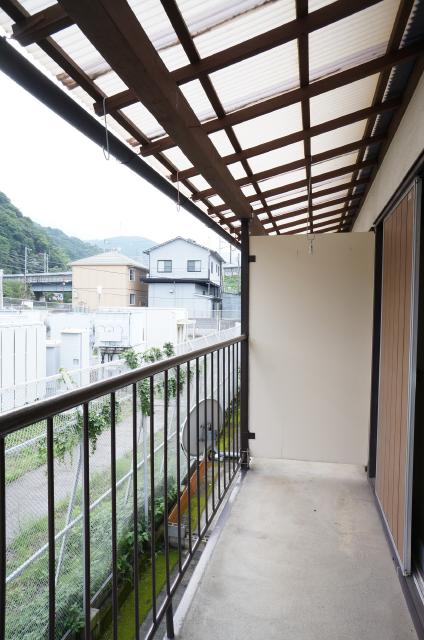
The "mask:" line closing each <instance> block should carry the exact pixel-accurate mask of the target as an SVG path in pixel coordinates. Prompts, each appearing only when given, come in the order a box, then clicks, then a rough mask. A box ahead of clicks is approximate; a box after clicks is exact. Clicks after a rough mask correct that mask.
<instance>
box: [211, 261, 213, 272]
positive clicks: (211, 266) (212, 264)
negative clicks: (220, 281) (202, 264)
mask: <svg viewBox="0 0 424 640" xmlns="http://www.w3.org/2000/svg"><path fill="white" fill-rule="evenodd" d="M211 273H213V262H211Z"/></svg>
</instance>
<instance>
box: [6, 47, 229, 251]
mask: <svg viewBox="0 0 424 640" xmlns="http://www.w3.org/2000/svg"><path fill="white" fill-rule="evenodd" d="M0 71H3V72H4V73H5V74H6V75H7V76H9V78H11V79H12V80H14V81H15V82H17V83H18V84H19V85H20V86H21V87H22V88H23V89H25V90H26V91H28V93H30V94H31V95H32V96H34V98H37V100H39V101H40V102H42V103H43V104H44V105H46V107H48V108H49V109H51V110H52V111H54V113H56V114H57V115H59V116H60V117H61V118H62V119H63V120H66V122H68V124H70V125H72V126H73V127H75V128H76V129H78V131H80V132H81V133H83V134H84V135H85V136H86V137H87V138H89V139H90V140H91V141H92V142H94V143H95V144H97V145H98V146H99V147H100V148H103V147H104V143H105V128H104V126H103V125H102V124H101V123H100V122H99V121H98V120H97V119H96V118H95V117H93V116H92V115H90V114H89V113H88V112H87V111H86V110H85V109H84V108H83V107H81V106H80V105H79V104H78V103H77V102H76V101H75V100H74V99H73V98H71V97H70V96H69V95H67V94H66V93H65V91H64V90H63V89H61V88H60V87H57V86H56V85H55V83H54V82H52V81H51V80H50V79H49V78H48V77H47V76H45V75H44V73H42V72H41V71H39V70H38V69H37V68H36V67H35V66H34V65H33V64H32V63H31V62H29V60H27V59H26V58H25V57H24V56H23V55H22V54H20V53H19V52H18V51H17V50H16V49H15V48H14V47H13V46H12V45H11V44H9V43H8V42H7V40H6V38H4V37H0ZM108 142H109V151H110V153H111V154H112V155H113V156H114V157H115V158H116V159H117V160H119V161H120V162H121V163H122V164H125V165H127V166H128V168H129V169H131V170H132V171H134V173H136V174H137V175H138V176H140V177H141V178H143V179H144V180H147V182H149V183H150V184H151V185H153V186H154V187H156V189H158V190H159V191H160V192H161V193H163V194H164V195H166V196H168V198H171V200H172V201H173V202H177V199H178V197H179V204H180V206H181V207H184V209H185V210H186V211H187V212H188V213H191V215H193V216H194V217H195V218H197V219H198V220H200V222H203V224H205V225H206V226H207V227H209V229H211V230H212V231H215V233H217V234H218V235H220V236H221V237H222V238H223V239H224V240H225V241H226V242H229V243H230V244H232V245H233V246H235V247H237V248H238V249H239V248H240V245H239V243H238V241H237V240H236V239H235V238H233V237H232V236H231V235H230V234H229V233H227V232H226V231H225V229H223V228H222V227H221V226H220V225H219V224H217V223H216V222H214V221H213V220H212V219H211V218H210V217H209V216H208V215H207V214H205V213H204V212H203V211H202V210H201V209H199V207H197V206H196V205H195V204H194V203H193V202H192V201H191V200H190V198H187V196H185V195H184V194H182V193H181V192H180V193H179V194H178V191H177V189H176V188H175V187H174V186H173V185H172V184H171V182H169V181H168V180H167V179H166V178H164V177H163V176H161V175H160V174H159V173H158V172H157V171H155V170H154V169H153V168H152V167H151V166H150V165H149V164H147V162H145V161H144V160H142V159H141V158H140V156H139V155H137V154H136V153H134V151H132V150H131V149H130V148H129V147H127V145H126V144H124V143H123V142H121V140H119V138H117V137H116V136H115V135H113V133H111V132H110V131H109V132H108Z"/></svg>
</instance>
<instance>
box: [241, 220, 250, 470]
mask: <svg viewBox="0 0 424 640" xmlns="http://www.w3.org/2000/svg"><path fill="white" fill-rule="evenodd" d="M249 227H250V220H249V219H248V218H243V220H242V221H241V318H240V319H241V333H242V334H245V335H246V336H247V340H243V342H242V343H241V346H240V348H241V357H240V367H241V370H240V440H241V442H240V448H241V466H242V469H248V468H249V460H250V454H249V438H250V437H253V434H250V433H249V262H250V256H249V250H250V249H249V245H250V242H249Z"/></svg>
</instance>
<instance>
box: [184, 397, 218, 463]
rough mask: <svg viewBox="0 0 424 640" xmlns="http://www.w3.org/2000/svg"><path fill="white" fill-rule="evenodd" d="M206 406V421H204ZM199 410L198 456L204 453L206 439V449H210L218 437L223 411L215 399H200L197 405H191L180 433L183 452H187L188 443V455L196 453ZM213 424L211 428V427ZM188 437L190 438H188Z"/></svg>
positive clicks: (213, 446)
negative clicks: (191, 407)
mask: <svg viewBox="0 0 424 640" xmlns="http://www.w3.org/2000/svg"><path fill="white" fill-rule="evenodd" d="M205 405H206V406H205ZM205 408H206V422H205ZM198 410H199V454H200V457H203V456H204V455H205V445H206V439H207V449H208V451H210V450H211V449H212V448H215V442H216V439H217V437H218V433H219V430H220V427H221V425H222V420H223V411H222V409H221V405H220V404H219V402H218V401H217V400H211V399H210V398H206V400H201V401H200V402H199V406H198V407H197V406H195V407H193V409H192V410H191V411H190V416H189V419H187V418H186V420H185V422H184V424H183V428H182V433H181V444H182V447H183V450H184V452H185V453H186V454H187V453H188V444H189V443H190V457H195V456H196V455H197V444H196V438H197V411H198ZM212 425H213V429H212ZM189 439H190V440H189Z"/></svg>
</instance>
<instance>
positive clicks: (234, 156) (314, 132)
mask: <svg viewBox="0 0 424 640" xmlns="http://www.w3.org/2000/svg"><path fill="white" fill-rule="evenodd" d="M399 105H400V100H388V101H387V102H382V103H380V104H379V105H376V106H375V107H367V108H366V109H359V110H358V111H354V112H353V113H349V114H347V115H345V116H341V117H339V118H334V119H333V120H327V121H326V122H322V123H321V124H318V125H315V126H313V127H311V128H310V129H308V130H306V131H304V130H302V131H295V132H294V133H290V134H289V135H287V136H283V137H281V138H276V139H275V140H269V141H268V142H263V143H261V144H258V145H255V146H254V147H249V148H248V149H244V150H243V151H242V152H241V153H231V154H229V155H227V156H223V158H222V159H223V160H224V162H225V164H233V163H234V162H241V161H242V160H246V159H248V158H253V157H255V156H259V155H261V154H262V153H267V152H268V151H275V150H276V149H281V148H283V147H285V146H287V145H289V144H293V143H294V142H302V141H303V140H304V139H305V137H306V136H308V137H309V138H312V137H314V136H318V135H321V134H322V133H328V132H329V131H333V130H334V129H338V128H339V127H344V126H346V125H349V124H353V123H354V122H359V121H361V120H366V119H367V118H368V117H369V116H370V115H373V114H375V115H377V114H379V113H384V112H386V111H393V110H394V109H397V108H398V107H399ZM198 173H199V172H198V170H197V169H196V167H191V168H190V169H184V170H183V171H179V173H178V179H179V180H182V179H186V178H192V177H193V176H196V175H198ZM170 179H171V180H172V182H176V181H177V174H176V173H172V174H171V175H170Z"/></svg>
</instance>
